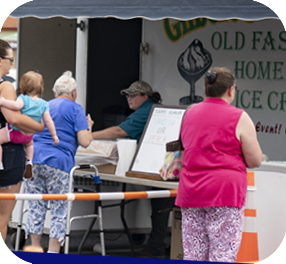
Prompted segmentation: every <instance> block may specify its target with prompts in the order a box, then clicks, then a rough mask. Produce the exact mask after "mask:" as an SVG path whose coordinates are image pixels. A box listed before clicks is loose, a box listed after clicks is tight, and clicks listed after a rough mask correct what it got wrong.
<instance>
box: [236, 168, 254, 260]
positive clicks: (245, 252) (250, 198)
mask: <svg viewBox="0 0 286 264" xmlns="http://www.w3.org/2000/svg"><path fill="white" fill-rule="evenodd" d="M247 185H248V186H247V195H246V204H245V211H244V227H243V233H242V240H241V244H240V248H239V251H238V253H237V259H236V261H237V262H239V263H243V262H244V263H245V262H251V263H253V262H258V261H259V255H258V235H257V227H256V209H255V206H254V205H255V203H254V194H255V190H256V187H255V181H254V172H253V171H248V172H247Z"/></svg>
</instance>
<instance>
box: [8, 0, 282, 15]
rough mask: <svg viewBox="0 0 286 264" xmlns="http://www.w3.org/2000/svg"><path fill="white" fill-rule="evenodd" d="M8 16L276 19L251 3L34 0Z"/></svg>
mask: <svg viewBox="0 0 286 264" xmlns="http://www.w3.org/2000/svg"><path fill="white" fill-rule="evenodd" d="M11 16H13V17H26V16H35V17H40V18H48V17H54V16H62V17H66V18H76V17H80V16H84V17H88V18H95V17H117V18H121V19H130V18H134V17H143V18H148V19H151V20H158V19H162V18H167V17H168V18H176V19H180V20H189V19H194V18H197V17H207V18H211V19H215V20H221V19H230V18H238V19H244V20H259V19H265V18H278V17H277V15H276V14H275V13H274V12H273V11H272V10H271V9H270V8H268V7H267V6H265V5H263V4H261V3H258V2H255V1H252V0H216V1H214V0H33V1H30V2H28V3H26V4H23V5H21V6H20V7H18V8H17V9H16V10H15V11H14V12H13V13H12V14H11Z"/></svg>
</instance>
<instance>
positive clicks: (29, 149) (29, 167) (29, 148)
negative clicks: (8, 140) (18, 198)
mask: <svg viewBox="0 0 286 264" xmlns="http://www.w3.org/2000/svg"><path fill="white" fill-rule="evenodd" d="M25 149H26V159H27V161H26V170H25V173H24V177H25V178H26V179H30V178H31V177H32V176H33V163H32V160H33V154H34V147H33V140H31V141H30V142H29V143H28V144H27V145H25Z"/></svg>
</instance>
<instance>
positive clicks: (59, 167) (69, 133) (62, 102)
mask: <svg viewBox="0 0 286 264" xmlns="http://www.w3.org/2000/svg"><path fill="white" fill-rule="evenodd" d="M76 88H77V83H76V81H75V79H74V78H73V77H72V73H71V72H70V71H67V72H65V73H64V74H63V75H62V76H61V77H59V78H58V79H57V80H56V82H55V84H54V87H53V91H54V94H55V98H54V99H52V100H50V101H49V107H50V114H51V117H52V119H53V121H54V124H55V127H56V130H57V134H58V137H59V138H60V143H59V144H58V145H52V144H51V143H52V141H53V140H52V138H51V135H50V133H49V131H48V129H47V127H46V126H45V129H44V131H43V132H41V133H36V134H35V135H34V157H33V160H34V166H33V177H32V178H31V179H29V180H26V182H25V184H26V185H25V186H26V192H28V193H49V194H55V193H67V192H68V184H69V173H70V170H71V169H72V167H73V166H74V164H75V161H74V156H75V153H76V150H77V148H78V146H79V145H81V146H82V147H84V148H86V147H88V146H89V144H90V143H91V141H92V134H91V131H92V126H93V123H94V122H93V120H92V119H91V117H90V115H89V114H88V115H87V116H85V112H84V109H83V108H82V107H81V106H80V105H79V104H77V103H76V102H75V100H76V96H77V93H76ZM67 204H68V202H67V201H51V202H50V212H51V223H50V239H49V248H48V253H58V252H59V251H60V247H61V245H62V244H63V243H64V237H65V229H66V217H67ZM46 210H47V201H29V210H28V218H27V224H26V232H27V233H28V234H30V236H31V241H32V246H35V247H39V246H41V235H42V233H43V229H44V222H45V216H46Z"/></svg>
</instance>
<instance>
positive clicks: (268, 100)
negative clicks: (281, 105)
mask: <svg viewBox="0 0 286 264" xmlns="http://www.w3.org/2000/svg"><path fill="white" fill-rule="evenodd" d="M273 94H274V95H275V96H276V97H278V93H277V92H274V91H272V92H270V93H269V95H268V98H267V103H268V107H269V108H270V109H271V110H276V109H277V107H278V104H276V105H275V107H272V106H271V96H272V95H273Z"/></svg>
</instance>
